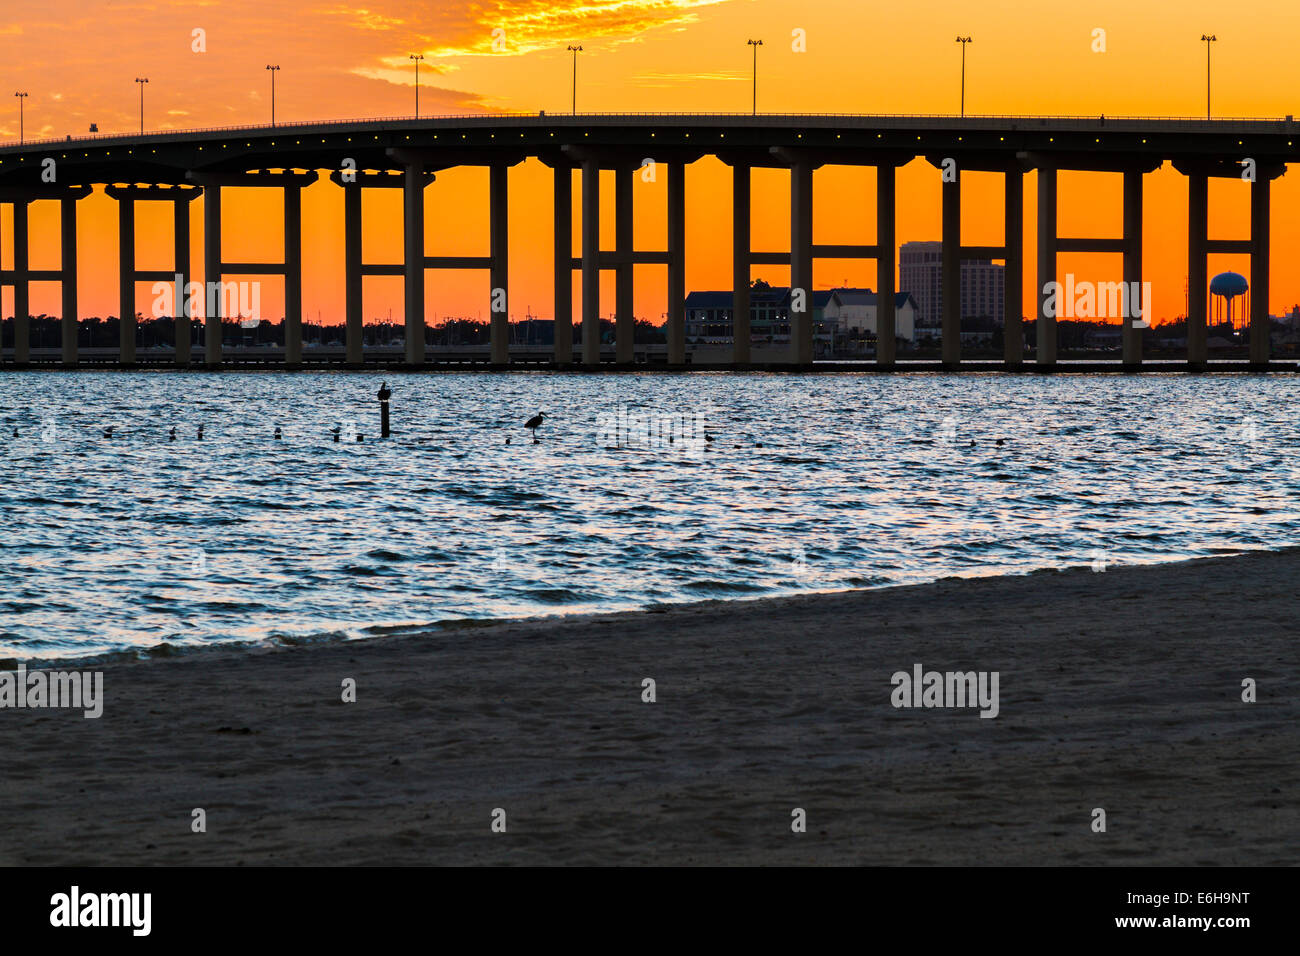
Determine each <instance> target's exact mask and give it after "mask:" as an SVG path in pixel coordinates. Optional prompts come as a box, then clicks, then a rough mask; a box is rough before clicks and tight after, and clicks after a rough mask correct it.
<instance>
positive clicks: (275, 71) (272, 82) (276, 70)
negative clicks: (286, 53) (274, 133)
mask: <svg viewBox="0 0 1300 956" xmlns="http://www.w3.org/2000/svg"><path fill="white" fill-rule="evenodd" d="M267 69H268V70H270V71H271V125H272V126H274V125H275V74H276V73H278V72H279V71H280V67H279V66H268V67H267Z"/></svg>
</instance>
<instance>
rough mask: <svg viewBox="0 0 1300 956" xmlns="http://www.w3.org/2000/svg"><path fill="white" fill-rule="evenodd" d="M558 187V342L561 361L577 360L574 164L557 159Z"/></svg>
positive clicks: (556, 213)
mask: <svg viewBox="0 0 1300 956" xmlns="http://www.w3.org/2000/svg"><path fill="white" fill-rule="evenodd" d="M554 179H555V191H554V197H555V198H554V205H555V231H554V237H555V272H554V276H555V345H554V349H555V352H554V358H555V363H556V364H557V365H571V364H572V363H573V167H572V166H568V165H565V164H563V163H557V164H556V166H555V169H554Z"/></svg>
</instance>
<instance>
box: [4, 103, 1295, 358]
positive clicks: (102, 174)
mask: <svg viewBox="0 0 1300 956" xmlns="http://www.w3.org/2000/svg"><path fill="white" fill-rule="evenodd" d="M1298 136H1300V129H1297V127H1296V123H1295V121H1294V120H1293V118H1292V117H1290V116H1287V117H1285V118H1282V119H1231V120H1229V119H1223V120H1202V119H1187V118H1176V117H1164V118H1135V117H1104V116H1099V117H1034V116H971V117H962V118H958V117H953V116H915V115H910V116H904V115H893V116H891V115H874V116H873V115H860V114H851V115H850V114H800V115H770V114H759V115H751V114H693V113H656V114H640V113H619V114H608V113H599V114H592V113H580V114H561V115H547V114H544V113H539V114H531V113H530V114H508V113H502V114H492V115H486V116H463V115H461V116H441V117H427V118H426V117H422V118H420V119H414V118H409V117H407V118H391V119H360V120H347V121H335V122H322V123H316V122H313V123H294V124H278V125H275V126H247V127H227V128H219V129H203V130H186V131H166V132H154V133H143V134H139V135H129V136H121V135H113V134H101V135H96V136H90V137H82V138H77V139H74V138H71V137H68V138H65V139H53V140H41V141H30V142H26V143H23V144H17V145H9V146H4V147H0V202H3V203H11V204H12V205H13V229H12V235H11V236H10V237H9V239H10V241H12V243H13V249H14V253H13V268H12V269H6V270H3V271H0V286H3V285H8V286H12V287H13V289H14V293H13V296H14V313H15V316H14V347H13V352H12V359H13V363H14V364H15V365H17V366H24V365H27V364H28V363H29V362H30V361H31V357H32V356H31V343H30V328H29V317H28V301H29V293H28V284H29V283H30V282H33V281H58V282H60V283H61V284H62V317H61V323H62V324H61V328H62V342H61V349H60V359H61V364H62V365H63V366H64V367H69V368H71V367H76V366H77V365H78V362H79V355H78V340H77V290H76V276H77V250H76V245H77V230H76V219H77V201H78V200H79V199H81V198H84V197H85V196H87V195H89V194H90V192H91V190H92V189H93V188H95V187H97V186H102V187H103V188H104V190H105V192H106V193H107V194H108V195H109V196H111V197H112V198H114V199H115V200H117V203H118V211H119V243H120V260H121V263H120V274H119V284H120V289H121V309H120V313H121V323H120V336H121V344H120V348H119V350H118V357H117V358H118V364H119V365H121V366H127V367H129V366H132V365H134V364H136V363H137V355H136V345H135V342H136V336H135V331H136V330H135V324H136V321H135V318H134V316H135V304H134V294H135V287H134V286H135V282H136V281H155V282H157V281H166V282H173V281H175V277H176V276H178V275H179V276H180V277H181V282H182V283H185V282H188V281H189V275H190V271H191V266H190V262H189V241H188V237H189V227H190V203H191V202H192V201H193V200H194V199H196V198H198V197H199V196H202V197H203V212H202V216H203V237H204V243H203V249H204V252H203V256H204V277H205V280H206V281H207V282H209V283H211V282H219V281H221V277H222V276H223V275H227V274H232V275H233V274H251V275H257V274H264V275H265V274H270V275H281V276H283V277H284V280H285V343H284V349H283V365H284V366H287V367H291V368H292V367H300V366H301V365H302V364H303V344H302V327H301V324H302V216H301V193H302V189H303V188H304V187H306V186H308V185H311V184H312V183H314V182H317V181H318V178H319V173H320V171H328V175H329V178H330V180H331V181H332V182H334V183H335V184H337V185H338V186H339V188H340V190H341V191H342V193H343V203H344V245H345V280H346V283H345V285H346V294H345V301H346V309H345V314H346V323H345V343H346V344H345V349H344V354H343V356H342V358H343V363H342V364H344V365H346V366H350V367H357V368H359V367H362V366H363V364H364V362H365V359H366V356H365V355H364V354H363V348H362V299H361V286H362V278H363V277H364V276H367V275H400V276H403V277H404V279H405V293H406V296H405V299H406V301H405V326H406V335H405V345H404V354H403V355H402V359H403V360H404V361H403V364H404V365H405V366H407V367H410V368H420V367H425V366H426V365H427V364H428V360H429V358H430V356H429V355H428V353H427V350H426V345H425V336H424V334H423V330H424V321H425V303H424V277H425V271H426V270H429V269H466V268H469V269H482V270H484V271H485V272H486V273H487V276H488V281H489V287H490V288H491V289H492V290H502V291H503V293H504V294H500V295H493V296H492V307H491V325H490V330H491V345H490V348H489V352H488V359H489V362H488V364H489V365H491V366H494V367H506V366H508V365H509V364H510V363H511V361H512V355H511V349H510V347H509V344H508V342H509V325H508V312H507V302H508V295H509V261H508V254H507V249H508V244H507V223H508V218H507V211H508V208H509V189H508V186H507V171H508V170H509V168H510V167H511V166H514V165H517V164H519V163H521V162H523V161H524V160H525V159H528V158H536V159H537V160H539V161H541V162H542V163H544V164H546V165H547V166H549V167H551V168H552V169H553V170H554V237H555V245H554V249H555V253H554V269H555V301H554V312H555V345H554V349H553V355H552V360H553V362H554V363H555V364H556V365H559V366H578V367H592V368H594V367H600V366H601V365H602V361H604V360H606V359H609V358H612V361H613V363H614V364H615V365H618V366H625V365H630V364H632V363H633V362H634V361H635V359H636V353H637V350H636V349H635V348H634V343H633V328H634V319H633V313H632V303H633V267H634V266H635V265H638V264H647V263H648V264H661V265H666V266H667V269H668V315H667V328H666V333H667V348H666V361H667V364H668V365H669V366H680V365H683V364H685V363H686V361H687V355H686V343H685V313H684V309H685V278H684V277H685V255H686V249H685V209H686V201H687V189H686V169H687V166H688V165H689V164H691V163H693V162H695V161H697V160H699V159H701V158H702V157H705V156H715V157H717V158H718V159H719V160H721V161H722V162H724V163H726V164H727V165H729V166H730V167H731V169H732V176H733V189H734V193H733V195H734V197H735V198H734V203H733V205H734V213H733V220H732V230H731V232H732V235H731V241H732V250H733V261H734V263H735V265H734V281H733V286H734V296H735V298H734V301H733V314H734V330H735V342H734V346H733V350H732V364H733V365H734V366H736V367H749V366H750V365H751V358H752V356H751V354H750V328H749V281H750V274H751V267H752V266H755V265H765V264H780V265H788V266H789V268H790V276H791V281H790V285H791V288H792V289H793V290H796V291H798V290H804V291H805V292H806V293H807V295H806V296H805V297H804V299H805V303H806V304H804V307H803V308H802V309H800V308H798V304H799V303H797V302H796V307H795V308H793V309H792V313H791V316H790V318H791V336H790V337H791V344H790V350H789V355H788V361H787V362H786V363H783V364H784V366H785V367H791V368H807V367H810V366H811V364H812V361H813V341H814V328H813V316H812V312H811V289H812V266H813V261H814V259H816V258H818V257H827V258H836V259H863V260H875V262H876V264H877V269H878V276H879V279H878V286H879V288H878V289H877V292H878V303H879V305H878V317H877V321H878V325H877V328H878V336H877V339H878V346H877V354H876V358H875V362H874V365H875V367H877V368H879V369H882V370H885V369H891V368H899V367H903V365H904V364H910V363H899V362H898V361H897V357H896V342H895V335H894V330H895V315H894V292H895V289H894V284H895V283H894V275H895V268H896V264H897V263H896V255H897V251H896V242H895V231H894V223H895V215H896V209H895V206H896V203H895V172H896V170H897V168H898V167H900V166H903V165H905V164H907V163H909V162H911V161H912V160H913V159H915V158H917V157H918V156H919V157H923V158H924V159H925V160H927V161H928V162H930V163H932V164H933V165H934V166H935V167H936V168H937V169H939V170H946V171H947V172H946V174H945V175H943V176H941V177H940V176H936V186H937V187H938V188H939V189H940V190H941V191H942V222H943V228H942V239H943V243H942V267H941V276H942V280H941V282H942V290H943V295H942V302H943V306H942V366H943V367H946V368H954V369H955V368H958V367H960V366H961V362H962V356H961V334H960V333H961V314H960V308H959V306H960V303H959V290H960V285H959V281H960V264H961V260H962V259H964V258H985V259H987V258H994V259H1002V260H1004V261H1005V263H1006V272H1005V282H1006V288H1007V289H1008V290H1017V289H1020V288H1021V285H1022V278H1023V276H1024V271H1023V270H1024V269H1025V267H1026V265H1025V262H1024V237H1023V229H1022V219H1023V195H1024V176H1025V174H1026V173H1027V172H1030V171H1034V172H1035V173H1036V174H1037V190H1038V237H1037V250H1036V252H1037V257H1036V268H1037V279H1038V282H1037V288H1038V289H1039V293H1038V309H1037V321H1036V323H1035V325H1036V330H1037V331H1036V343H1035V348H1034V354H1033V358H1032V362H1028V363H1027V362H1026V357H1025V355H1024V346H1023V342H1024V335H1023V324H1022V316H1021V299H1020V296H1019V295H1013V294H1008V295H1006V296H1005V299H1006V314H1005V316H1004V335H1003V340H1004V354H1003V359H1002V363H1001V367H1003V368H1007V369H1026V368H1035V369H1039V370H1051V369H1053V368H1057V367H1058V357H1057V343H1056V318H1055V316H1054V314H1051V313H1052V312H1053V310H1052V308H1051V305H1050V303H1049V296H1048V294H1047V293H1046V292H1045V291H1044V290H1045V288H1046V287H1047V284H1048V283H1050V282H1053V281H1055V278H1056V262H1057V255H1058V254H1059V253H1068V252H1114V253H1121V254H1122V256H1123V276H1122V278H1123V281H1124V282H1125V283H1133V282H1141V280H1142V195H1143V176H1144V174H1146V173H1149V172H1152V171H1154V170H1155V169H1158V168H1159V167H1161V166H1162V165H1163V164H1164V163H1165V162H1170V163H1172V165H1173V166H1174V168H1176V169H1177V170H1178V171H1179V172H1180V173H1182V174H1183V175H1184V176H1185V177H1186V179H1187V186H1188V209H1189V216H1188V236H1187V257H1188V258H1187V262H1188V276H1189V280H1188V281H1189V289H1190V290H1191V294H1189V297H1188V301H1189V308H1188V312H1189V314H1188V316H1187V355H1186V367H1187V368H1190V369H1192V370H1197V369H1204V368H1206V367H1207V358H1208V355H1207V348H1208V346H1207V324H1206V318H1207V316H1206V311H1207V310H1206V294H1205V290H1207V288H1208V281H1207V274H1206V273H1207V261H1206V260H1207V256H1208V255H1209V254H1211V253H1239V254H1248V255H1249V256H1250V263H1251V264H1250V282H1251V287H1252V296H1251V308H1250V316H1249V330H1250V336H1249V339H1250V347H1249V348H1250V351H1249V367H1251V368H1254V369H1261V370H1262V369H1266V368H1268V367H1269V358H1270V356H1269V318H1268V300H1269V295H1268V277H1269V217H1270V210H1271V203H1270V185H1271V182H1272V180H1273V179H1275V178H1277V177H1278V176H1281V175H1282V174H1283V173H1284V172H1285V170H1286V164H1287V163H1288V162H1291V161H1293V160H1294V159H1295V158H1296V155H1297V152H1300V149H1298V148H1297V147H1296V146H1295V145H1294V144H1295V142H1296V141H1297V137H1298ZM646 158H650V159H653V160H654V162H655V164H656V166H657V167H658V168H659V169H662V170H663V171H664V172H665V175H666V180H667V199H668V216H667V229H666V236H665V237H664V243H663V246H662V247H661V248H658V249H653V250H638V249H635V248H634V247H633V245H634V244H633V241H632V237H633V228H632V226H633V208H632V197H633V184H634V178H633V177H634V176H635V175H636V174H637V172H638V170H639V169H640V167H641V165H642V162H643V160H644V159H646ZM1246 160H1249V161H1251V162H1252V163H1253V172H1254V179H1253V181H1252V183H1251V187H1250V195H1251V200H1250V235H1249V236H1248V237H1246V238H1241V239H1210V238H1209V237H1208V234H1207V232H1208V225H1207V220H1208V181H1209V179H1210V178H1211V177H1230V178H1234V179H1241V178H1243V169H1244V168H1245V167H1244V166H1243V162H1244V161H1246ZM823 165H846V166H873V167H875V169H876V175H877V201H876V210H875V214H876V223H877V228H876V237H875V242H873V243H862V244H853V245H822V244H814V242H813V228H812V227H813V215H812V188H813V175H812V174H813V170H814V169H816V168H818V167H820V166H823ZM458 166H481V167H487V168H488V169H489V170H490V173H489V183H490V185H489V199H488V204H489V221H490V223H491V227H490V240H489V245H490V249H489V251H488V254H487V255H485V256H454V257H448V256H427V255H425V253H424V203H423V190H424V189H425V187H426V186H427V185H428V184H429V183H430V182H432V181H433V179H434V177H435V176H436V174H437V173H438V172H439V171H441V170H445V169H449V168H453V167H458ZM756 167H776V168H783V169H788V170H789V171H790V174H791V176H790V183H791V186H790V190H791V196H790V199H791V203H790V209H791V212H790V246H789V249H788V250H777V251H773V250H756V249H754V248H753V247H752V243H751V240H750V219H749V207H750V204H749V196H750V179H751V170H753V169H754V168H756ZM575 170H580V183H581V201H582V207H581V222H580V223H579V229H580V235H581V255H580V256H577V257H574V256H573V255H572V248H573V245H572V240H573V229H574V223H573V222H572V218H573V217H572V213H571V208H572V207H571V204H572V184H573V177H574V171H575ZM602 170H614V171H615V172H616V180H615V190H614V199H615V202H614V206H615V209H614V226H615V229H614V233H615V241H614V248H612V249H608V248H605V249H602V248H601V247H600V225H601V222H600V173H601V171H602ZM1062 170H1090V171H1101V172H1111V173H1116V174H1119V175H1121V176H1122V177H1123V235H1122V236H1119V237H1090V236H1061V235H1059V234H1058V229H1057V217H1056V208H1057V174H1058V172H1060V171H1062ZM967 171H981V172H994V173H1001V174H1003V176H1004V180H1005V201H1004V218H1005V235H1004V240H1003V244H1002V245H999V246H966V245H962V243H961V188H962V175H961V174H962V173H964V172H967ZM240 186H259V187H274V188H279V189H282V190H283V193H284V223H283V229H284V240H285V242H284V248H285V257H284V262H282V263H276V264H269V265H268V264H266V263H241V262H231V261H227V260H225V259H224V258H223V257H222V253H221V248H222V247H221V195H222V189H223V188H226V187H240ZM373 188H389V189H400V190H402V194H403V250H404V255H403V261H402V262H400V263H367V262H364V261H363V259H362V252H361V224H362V202H361V197H362V191H363V190H366V189H373ZM42 201H57V202H58V203H59V204H60V210H61V230H60V232H61V250H62V258H61V266H60V268H59V269H55V270H34V269H31V268H29V267H28V207H29V205H30V204H31V203H33V202H42ZM138 202H168V203H171V204H172V206H173V209H174V230H175V253H174V255H175V261H174V269H173V270H170V271H142V270H139V269H136V267H135V254H134V235H135V204H136V203H138ZM607 269H608V270H613V271H614V273H615V311H614V315H615V343H614V348H613V351H612V356H611V355H608V354H606V355H602V349H601V344H600V341H599V335H598V332H599V328H600V301H599V300H600V274H601V271H602V270H607ZM574 270H578V271H580V272H581V276H582V280H581V281H582V284H581V288H582V314H581V317H580V320H581V323H582V326H581V328H582V331H583V335H582V343H581V354H580V355H577V356H575V355H574V354H573V353H574V348H573V336H572V331H573V325H572V322H573V303H572V301H571V300H572V296H571V292H570V290H571V284H572V273H573V271H574ZM1197 290H1200V292H1199V294H1198V293H1197ZM184 302H185V297H184V296H182V295H177V296H176V310H175V311H176V314H175V316H174V318H175V328H176V341H175V347H174V350H173V361H174V363H175V364H176V365H179V366H182V367H190V366H192V365H194V364H201V365H203V366H205V367H209V368H219V367H220V366H221V365H222V364H223V352H222V336H221V321H222V318H223V315H222V308H223V304H222V303H221V299H220V297H218V299H217V307H216V308H215V309H209V310H206V312H205V315H204V322H205V336H204V342H203V346H202V348H203V354H202V356H193V355H191V345H190V339H191V331H192V330H191V327H190V325H191V317H190V316H189V315H187V314H185V312H186V309H185V307H184ZM1123 322H1124V326H1123V338H1122V357H1121V362H1122V366H1123V367H1124V368H1128V369H1134V370H1136V369H1140V368H1141V367H1142V366H1143V356H1142V340H1141V320H1140V319H1135V317H1134V316H1132V315H1126V316H1125V318H1124V320H1123ZM605 364H606V365H607V364H609V363H608V362H605ZM1060 367H1064V366H1063V364H1062V365H1061V366H1060ZM1162 367H1165V366H1164V365H1163V363H1162Z"/></svg>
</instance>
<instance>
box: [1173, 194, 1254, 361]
mask: <svg viewBox="0 0 1300 956" xmlns="http://www.w3.org/2000/svg"><path fill="white" fill-rule="evenodd" d="M1209 211H1210V198H1209V177H1208V176H1207V175H1206V174H1205V173H1200V172H1191V173H1189V174H1188V176H1187V365H1188V367H1189V368H1191V369H1193V370H1200V369H1204V368H1205V363H1206V361H1207V359H1208V357H1209V349H1208V343H1207V340H1206V339H1207V332H1206V323H1205V296H1206V275H1205V273H1206V269H1207V266H1208V263H1207V262H1206V251H1207V250H1206V236H1207V230H1208V229H1209ZM1252 278H1253V277H1252Z"/></svg>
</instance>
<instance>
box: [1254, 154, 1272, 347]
mask: <svg viewBox="0 0 1300 956" xmlns="http://www.w3.org/2000/svg"><path fill="white" fill-rule="evenodd" d="M1259 173H1260V174H1257V176H1256V179H1255V181H1254V182H1253V183H1251V184H1250V285H1251V289H1250V364H1251V365H1252V366H1255V367H1256V368H1259V369H1265V368H1267V367H1268V359H1269V346H1270V341H1269V340H1270V337H1271V335H1272V331H1273V330H1272V325H1271V323H1270V322H1269V318H1268V293H1269V220H1270V216H1269V213H1270V201H1269V200H1270V195H1271V191H1272V184H1271V182H1270V179H1271V177H1270V176H1269V174H1268V172H1265V171H1259Z"/></svg>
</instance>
